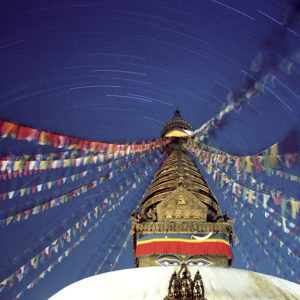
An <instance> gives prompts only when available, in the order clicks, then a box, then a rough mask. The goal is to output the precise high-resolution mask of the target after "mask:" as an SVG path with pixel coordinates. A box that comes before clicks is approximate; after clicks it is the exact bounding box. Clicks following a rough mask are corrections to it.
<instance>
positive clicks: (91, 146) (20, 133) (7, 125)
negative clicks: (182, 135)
mask: <svg viewBox="0 0 300 300" xmlns="http://www.w3.org/2000/svg"><path fill="white" fill-rule="evenodd" d="M0 137H1V138H2V139H4V138H12V139H16V140H19V141H29V142H36V143H37V144H39V145H49V146H52V147H55V148H59V149H61V148H66V149H78V150H81V149H83V150H86V151H90V152H101V151H108V152H111V153H114V152H118V151H125V152H126V153H128V154H129V153H135V152H141V151H145V150H149V149H156V148H159V147H162V146H164V145H166V144H167V143H168V141H169V140H168V139H158V140H154V141H143V142H140V143H136V144H110V143H104V142H96V141H89V140H85V139H80V138H75V137H71V136H67V135H61V134H56V133H53V132H47V131H43V130H39V129H36V128H32V127H28V126H24V125H19V124H16V123H14V122H10V121H5V120H0Z"/></svg>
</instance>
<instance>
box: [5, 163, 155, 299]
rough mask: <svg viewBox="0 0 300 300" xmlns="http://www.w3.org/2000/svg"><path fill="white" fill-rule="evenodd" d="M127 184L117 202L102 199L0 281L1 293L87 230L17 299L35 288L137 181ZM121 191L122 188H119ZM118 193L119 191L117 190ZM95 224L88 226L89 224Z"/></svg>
mask: <svg viewBox="0 0 300 300" xmlns="http://www.w3.org/2000/svg"><path fill="white" fill-rule="evenodd" d="M153 167H154V164H148V166H147V168H146V169H145V170H142V169H140V170H139V173H140V174H137V173H135V174H136V176H141V177H146V176H148V175H149V174H150V172H145V171H146V170H148V171H150V170H152V169H153ZM125 185H126V186H127V187H128V188H126V189H124V186H123V188H122V190H123V191H125V190H126V191H125V193H124V194H123V195H122V196H120V197H119V198H118V199H115V203H113V201H112V199H111V197H110V198H105V199H104V200H103V201H102V204H98V205H97V206H96V207H94V208H93V209H92V210H90V211H89V212H88V213H87V214H85V215H84V217H82V218H81V219H80V220H79V221H77V222H76V223H75V224H74V225H73V226H71V227H70V228H68V229H67V230H65V231H64V232H63V233H62V234H61V235H60V236H59V237H58V238H56V239H55V240H53V241H52V242H51V243H50V244H49V245H47V246H46V247H45V248H44V249H43V250H42V251H40V252H39V253H38V254H37V255H35V256H33V257H32V258H31V259H29V261H28V262H27V263H26V264H24V265H23V266H21V267H20V268H19V269H18V270H16V271H15V272H13V273H11V274H10V275H9V276H7V277H6V278H5V279H4V280H3V281H2V282H1V283H0V293H1V292H2V291H3V290H4V288H12V287H14V283H15V282H20V281H22V280H23V279H24V278H25V277H26V275H27V274H28V273H29V271H30V270H35V269H38V268H39V266H40V265H42V264H44V263H45V259H50V258H51V257H52V256H53V255H55V254H57V253H58V252H59V251H60V250H62V249H63V248H64V247H65V245H67V244H70V243H71V242H72V241H73V240H74V239H75V238H76V237H77V236H78V233H82V231H84V230H85V233H82V234H81V235H80V236H79V239H78V240H77V241H76V242H75V243H74V244H73V245H71V246H70V247H69V248H68V249H67V250H66V251H65V252H64V253H63V254H62V255H61V256H59V257H58V258H57V260H55V262H53V263H51V265H50V266H49V267H48V268H47V269H46V270H44V271H43V272H42V273H41V274H43V275H42V276H40V275H41V274H40V275H39V276H38V277H37V278H36V279H35V280H34V281H32V282H31V283H30V284H29V285H27V287H26V288H25V289H24V290H22V291H21V292H19V293H18V294H17V296H16V298H15V299H20V297H21V296H22V295H23V294H24V292H25V291H26V290H27V289H31V288H33V287H34V286H35V285H36V284H38V282H39V281H40V280H42V279H44V278H45V276H46V274H47V273H49V272H51V271H52V270H53V268H54V267H55V266H56V265H57V264H58V263H61V262H62V261H63V259H64V258H65V257H67V256H69V255H70V253H71V252H72V251H73V250H74V249H75V248H76V247H77V246H78V245H79V244H80V243H82V242H83V241H84V240H85V239H86V238H87V237H89V236H90V235H91V233H92V231H94V230H95V229H96V228H97V227H98V226H99V224H100V223H101V222H102V221H103V219H104V218H105V216H106V214H105V211H104V209H105V210H106V211H107V212H111V211H113V210H115V209H116V207H118V206H119V205H120V204H121V203H122V201H123V200H124V199H125V197H126V196H127V195H128V194H129V192H130V191H132V190H133V189H135V188H136V187H137V184H136V181H135V179H134V178H133V179H132V180H127V181H126V182H125ZM119 191H121V188H119ZM117 193H118V192H117ZM92 222H94V224H93V225H92V226H91V227H90V228H88V225H89V224H92Z"/></svg>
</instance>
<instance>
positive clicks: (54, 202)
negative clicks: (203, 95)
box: [0, 152, 161, 227]
mask: <svg viewBox="0 0 300 300" xmlns="http://www.w3.org/2000/svg"><path fill="white" fill-rule="evenodd" d="M156 154H157V155H160V154H159V153H158V152H156ZM159 158H161V156H160V157H159ZM139 159H140V158H134V159H132V160H131V161H129V162H127V163H126V164H125V165H123V166H121V167H120V168H118V169H115V170H113V171H110V172H108V173H107V174H105V175H102V176H100V177H99V178H98V179H96V180H93V181H91V182H89V183H88V184H84V185H81V186H80V187H78V188H76V189H73V190H71V191H69V192H67V193H65V194H63V195H60V196H59V197H57V198H54V199H51V200H48V201H46V202H44V203H43V204H39V205H36V206H34V207H32V208H30V209H27V210H25V211H21V212H18V213H17V214H14V215H10V216H8V217H6V218H4V219H1V220H0V226H2V227H3V226H7V225H9V224H13V223H16V222H21V221H25V220H28V218H30V217H31V216H33V215H37V214H40V213H42V212H45V211H46V210H48V209H51V208H54V207H57V206H60V205H63V204H65V203H67V202H68V201H69V200H71V199H73V198H75V197H77V196H79V195H81V194H84V193H86V192H88V191H90V190H92V189H95V188H96V187H97V186H98V185H100V184H102V183H103V182H104V181H105V180H110V179H112V178H113V177H114V176H115V175H116V174H118V173H121V172H123V171H124V170H126V169H128V168H129V167H131V166H132V165H134V164H135V163H137V162H138V161H139ZM148 160H149V162H147V161H146V163H147V164H151V163H156V162H157V161H158V160H159V159H158V158H156V157H154V156H152V157H150V158H149V159H148Z"/></svg>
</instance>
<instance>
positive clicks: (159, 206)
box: [131, 109, 233, 266]
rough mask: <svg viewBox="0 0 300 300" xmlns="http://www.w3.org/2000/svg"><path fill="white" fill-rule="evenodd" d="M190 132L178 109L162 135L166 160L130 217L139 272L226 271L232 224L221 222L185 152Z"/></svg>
mask: <svg viewBox="0 0 300 300" xmlns="http://www.w3.org/2000/svg"><path fill="white" fill-rule="evenodd" d="M191 131H192V126H191V125H190V124H189V123H188V122H187V121H184V120H183V119H182V118H181V115H180V112H179V110H178V109H177V110H176V111H175V114H174V117H173V119H172V120H171V121H169V122H167V123H166V124H165V126H164V128H163V130H162V136H163V137H169V138H171V139H172V140H171V142H170V143H169V144H168V146H167V153H168V158H167V159H166V160H165V161H164V163H163V164H162V166H161V167H160V168H159V170H158V171H157V172H156V174H155V176H154V179H153V181H152V183H151V185H150V187H149V188H148V190H147V192H146V194H145V195H144V197H143V200H142V201H141V206H140V210H139V212H135V213H133V215H132V230H131V233H132V238H133V246H134V250H135V258H136V264H137V266H151V265H158V264H159V265H168V264H172V265H174V264H178V265H180V264H181V263H186V264H187V265H189V264H195V265H200V264H202V265H206V264H214V265H219V266H220V265H221V266H228V265H230V263H231V259H232V253H231V250H230V241H231V239H232V235H233V222H232V221H230V220H228V217H227V216H222V214H221V210H220V207H219V204H218V201H217V200H216V197H215V196H214V195H213V193H212V191H211V190H210V188H209V186H208V184H207V183H206V181H205V180H204V178H203V176H202V175H201V173H200V171H199V170H198V168H197V166H196V165H195V163H194V162H193V160H192V159H191V158H190V157H189V155H188V153H187V152H186V151H185V150H184V148H183V145H184V142H186V140H187V139H188V136H189V134H188V133H187V132H191Z"/></svg>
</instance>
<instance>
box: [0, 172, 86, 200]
mask: <svg viewBox="0 0 300 300" xmlns="http://www.w3.org/2000/svg"><path fill="white" fill-rule="evenodd" d="M87 174H88V171H84V172H80V173H77V174H72V175H70V176H65V177H62V178H58V179H55V180H52V181H48V182H45V183H40V184H36V185H33V186H30V187H24V188H21V189H19V190H14V191H8V192H4V193H1V194H0V199H2V200H3V201H5V200H11V199H13V198H16V197H21V198H22V197H24V196H28V195H31V194H36V193H39V192H43V191H46V190H50V189H52V188H53V187H55V186H60V185H62V184H65V183H68V182H74V181H75V180H79V179H82V178H84V177H85V176H86V175H87Z"/></svg>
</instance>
